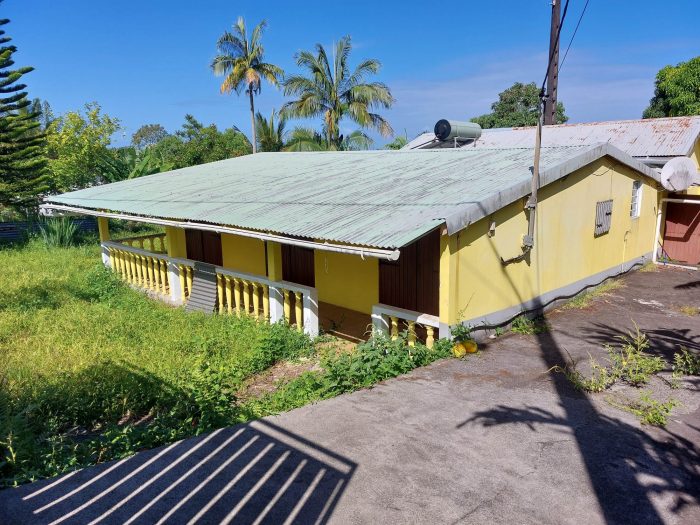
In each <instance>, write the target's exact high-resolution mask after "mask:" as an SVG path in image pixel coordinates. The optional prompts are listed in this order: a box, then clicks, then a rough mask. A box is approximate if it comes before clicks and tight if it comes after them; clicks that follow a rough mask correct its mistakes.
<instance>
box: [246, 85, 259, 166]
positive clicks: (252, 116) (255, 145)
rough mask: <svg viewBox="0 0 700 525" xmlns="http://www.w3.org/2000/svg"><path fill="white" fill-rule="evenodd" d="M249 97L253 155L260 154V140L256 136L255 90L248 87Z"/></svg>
mask: <svg viewBox="0 0 700 525" xmlns="http://www.w3.org/2000/svg"><path fill="white" fill-rule="evenodd" d="M248 95H249V96H250V125H251V127H252V128H253V136H252V138H251V141H250V142H251V144H252V145H253V153H257V152H258V139H257V135H256V134H255V104H254V103H253V88H252V86H250V85H249V86H248Z"/></svg>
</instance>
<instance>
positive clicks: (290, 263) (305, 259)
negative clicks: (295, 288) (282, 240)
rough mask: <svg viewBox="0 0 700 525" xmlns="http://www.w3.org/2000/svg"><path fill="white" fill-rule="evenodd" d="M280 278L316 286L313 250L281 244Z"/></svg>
mask: <svg viewBox="0 0 700 525" xmlns="http://www.w3.org/2000/svg"><path fill="white" fill-rule="evenodd" d="M282 279H284V280H285V281H289V282H292V283H297V284H303V285H304V286H312V287H314V286H316V276H315V272H314V251H313V250H312V249H310V248H302V247H300V246H290V245H289V244H283V245H282Z"/></svg>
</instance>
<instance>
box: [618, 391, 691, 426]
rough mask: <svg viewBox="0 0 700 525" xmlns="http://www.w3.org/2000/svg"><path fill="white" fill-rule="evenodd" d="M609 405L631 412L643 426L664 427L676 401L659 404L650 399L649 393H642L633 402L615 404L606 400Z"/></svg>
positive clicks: (676, 403) (659, 402)
mask: <svg viewBox="0 0 700 525" xmlns="http://www.w3.org/2000/svg"><path fill="white" fill-rule="evenodd" d="M607 401H608V403H610V404H611V405H613V406H615V407H617V408H621V409H623V410H626V411H628V412H631V413H632V414H634V415H635V416H637V417H638V418H639V420H640V421H641V423H642V424H643V425H652V426H656V427H665V426H666V423H668V416H669V415H670V414H671V411H672V410H673V408H674V407H676V406H678V404H679V403H678V401H677V400H676V399H669V400H668V401H665V402H661V401H657V400H656V399H654V398H652V397H651V393H650V392H642V393H640V395H639V400H637V401H633V402H625V403H622V404H620V403H617V402H615V401H613V400H611V399H608V400H607Z"/></svg>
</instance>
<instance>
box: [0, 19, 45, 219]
mask: <svg viewBox="0 0 700 525" xmlns="http://www.w3.org/2000/svg"><path fill="white" fill-rule="evenodd" d="M8 23H9V20H6V19H3V20H0V27H2V26H4V25H6V24H8ZM4 35H5V31H4V30H2V29H0V208H1V207H3V206H7V207H9V208H11V209H14V210H18V209H21V208H25V207H27V206H32V205H34V204H36V200H37V199H36V197H37V195H38V194H39V193H41V192H42V191H45V190H47V189H48V181H47V175H46V171H45V167H46V160H45V157H44V144H45V138H44V135H43V133H42V132H41V125H40V122H39V116H40V115H39V113H37V112H35V111H32V110H31V108H30V106H31V104H32V102H31V101H30V100H29V99H28V98H27V92H26V91H24V89H26V87H27V86H26V84H23V83H21V82H19V81H20V80H21V78H22V77H23V76H24V75H26V74H27V73H29V72H31V71H32V70H33V69H34V68H32V67H20V68H16V69H12V66H13V65H14V61H13V59H12V55H13V54H14V53H15V51H17V48H16V47H15V46H12V45H6V44H7V43H8V42H10V40H11V39H10V38H9V37H7V36H4Z"/></svg>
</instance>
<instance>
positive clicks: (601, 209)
mask: <svg viewBox="0 0 700 525" xmlns="http://www.w3.org/2000/svg"><path fill="white" fill-rule="evenodd" d="M612 206H613V201H612V200H608V201H600V202H597V203H596V205H595V232H594V235H595V236H596V237H597V236H598V235H603V234H604V233H608V232H609V231H610V223H611V222H612Z"/></svg>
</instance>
